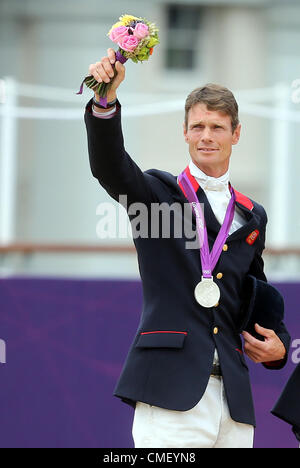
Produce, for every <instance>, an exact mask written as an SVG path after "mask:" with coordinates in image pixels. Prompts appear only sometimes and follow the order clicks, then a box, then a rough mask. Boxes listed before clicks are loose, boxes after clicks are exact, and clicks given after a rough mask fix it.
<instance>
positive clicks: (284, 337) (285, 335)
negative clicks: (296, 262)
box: [249, 207, 291, 370]
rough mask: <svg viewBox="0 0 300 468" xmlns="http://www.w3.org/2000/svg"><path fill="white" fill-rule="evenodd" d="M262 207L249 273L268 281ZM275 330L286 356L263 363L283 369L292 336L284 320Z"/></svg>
mask: <svg viewBox="0 0 300 468" xmlns="http://www.w3.org/2000/svg"><path fill="white" fill-rule="evenodd" d="M260 209H261V213H260V217H261V225H260V242H259V243H258V246H257V250H256V253H255V256H254V259H253V261H252V263H251V265H250V269H249V274H250V275H253V276H255V277H256V278H257V279H259V280H262V281H265V282H267V278H266V275H265V273H264V261H263V258H262V253H263V251H264V249H265V238H266V226H267V222H268V218H267V214H266V212H265V210H264V209H263V208H262V207H260ZM274 331H275V333H276V335H277V336H278V337H279V339H280V340H281V341H282V343H283V345H284V347H285V350H286V354H285V357H284V358H283V359H280V360H278V361H272V362H263V363H262V364H263V366H264V367H265V368H266V369H270V370H279V369H282V368H283V367H284V366H285V364H286V363H287V359H288V352H289V349H290V341H291V337H290V334H289V332H288V331H287V329H286V326H285V324H284V323H283V322H280V324H279V325H278V327H277V328H276V330H274Z"/></svg>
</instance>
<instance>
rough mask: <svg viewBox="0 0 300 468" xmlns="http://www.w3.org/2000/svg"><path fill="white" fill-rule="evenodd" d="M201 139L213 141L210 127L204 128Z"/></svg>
mask: <svg viewBox="0 0 300 468" xmlns="http://www.w3.org/2000/svg"><path fill="white" fill-rule="evenodd" d="M201 140H202V141H212V138H211V132H210V129H209V128H204V130H203V132H202V135H201Z"/></svg>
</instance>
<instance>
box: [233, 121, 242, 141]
mask: <svg viewBox="0 0 300 468" xmlns="http://www.w3.org/2000/svg"><path fill="white" fill-rule="evenodd" d="M241 128H242V126H241V124H238V126H237V127H236V129H235V130H234V132H233V135H232V144H233V145H236V144H237V143H238V142H239V139H240V136H241Z"/></svg>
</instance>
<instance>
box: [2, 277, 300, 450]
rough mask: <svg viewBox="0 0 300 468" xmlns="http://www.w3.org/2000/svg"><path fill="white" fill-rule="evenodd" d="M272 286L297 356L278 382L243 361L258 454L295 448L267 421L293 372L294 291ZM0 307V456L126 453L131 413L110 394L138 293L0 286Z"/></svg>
mask: <svg viewBox="0 0 300 468" xmlns="http://www.w3.org/2000/svg"><path fill="white" fill-rule="evenodd" d="M276 286H277V287H278V288H279V289H280V291H281V292H282V293H283V295H284V297H285V299H286V324H287V326H288V328H289V330H290V332H291V334H292V343H293V344H294V348H292V350H291V353H290V358H289V363H288V365H287V366H286V368H285V369H283V370H282V371H279V372H276V371H268V370H265V369H264V368H263V367H262V366H261V365H254V364H252V363H250V362H249V360H248V363H249V364H250V372H251V377H252V383H253V391H254V399H255V407H256V415H257V425H258V427H257V430H256V437H255V447H270V448H272V447H287V448H289V447H291V448H293V447H294V448H296V447H297V446H298V444H297V442H296V439H295V437H294V436H293V434H292V432H291V428H290V426H289V425H288V424H286V423H284V422H282V421H280V420H278V419H277V418H275V417H274V416H272V415H271V414H270V413H269V412H270V409H271V408H272V406H273V405H274V403H275V401H276V400H277V398H278V396H279V394H280V392H281V390H282V388H283V387H284V385H285V383H286V381H287V379H288V377H289V375H290V374H291V372H292V370H293V369H294V368H295V365H296V362H293V360H294V361H295V356H296V355H297V353H296V347H295V345H296V343H297V342H296V340H297V339H298V340H299V339H300V321H299V320H298V312H297V309H296V304H299V302H300V288H299V284H276ZM0 300H1V312H0V379H1V385H0V411H1V425H0V446H1V447H104V448H114V447H120V448H124V447H133V441H132V437H131V425H132V419H133V409H132V408H131V407H129V406H128V405H125V404H124V403H122V402H121V401H119V400H118V399H117V398H115V397H113V396H112V393H113V389H114V386H115V384H116V381H117V378H118V376H119V374H120V371H121V368H122V364H123V362H124V360H125V358H126V355H127V351H128V348H129V346H130V343H131V341H132V339H133V337H134V334H135V330H136V328H137V326H138V323H139V316H140V310H141V306H142V288H141V283H140V282H138V281H102V280H94V281H93V280H66V279H64V280H61V279H60V280H59V279H57V280H56V279H22V278H19V279H18V278H14V279H2V280H0ZM298 347H299V345H298ZM293 356H294V357H293ZM298 356H299V357H300V352H299V353H298ZM292 358H293V360H292Z"/></svg>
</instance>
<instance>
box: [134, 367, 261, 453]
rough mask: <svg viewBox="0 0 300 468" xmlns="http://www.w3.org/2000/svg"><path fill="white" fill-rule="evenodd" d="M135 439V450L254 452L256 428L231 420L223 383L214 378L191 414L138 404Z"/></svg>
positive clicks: (211, 378)
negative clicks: (241, 450) (167, 449)
mask: <svg viewBox="0 0 300 468" xmlns="http://www.w3.org/2000/svg"><path fill="white" fill-rule="evenodd" d="M132 436H133V440H134V444H135V448H170V447H175V448H253V437H254V427H253V426H251V425H248V424H242V423H238V422H235V421H233V419H231V417H230V414H229V409H228V405H227V401H226V397H225V390H224V385H223V379H222V378H221V377H214V376H212V377H210V379H209V382H208V386H207V388H206V391H205V393H204V395H203V397H202V398H201V400H200V401H199V403H198V404H197V405H196V406H194V408H192V409H190V410H188V411H173V410H167V409H164V408H159V407H157V406H151V405H148V404H146V403H142V402H139V401H138V402H137V404H136V409H135V414H134V420H133V427H132Z"/></svg>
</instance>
